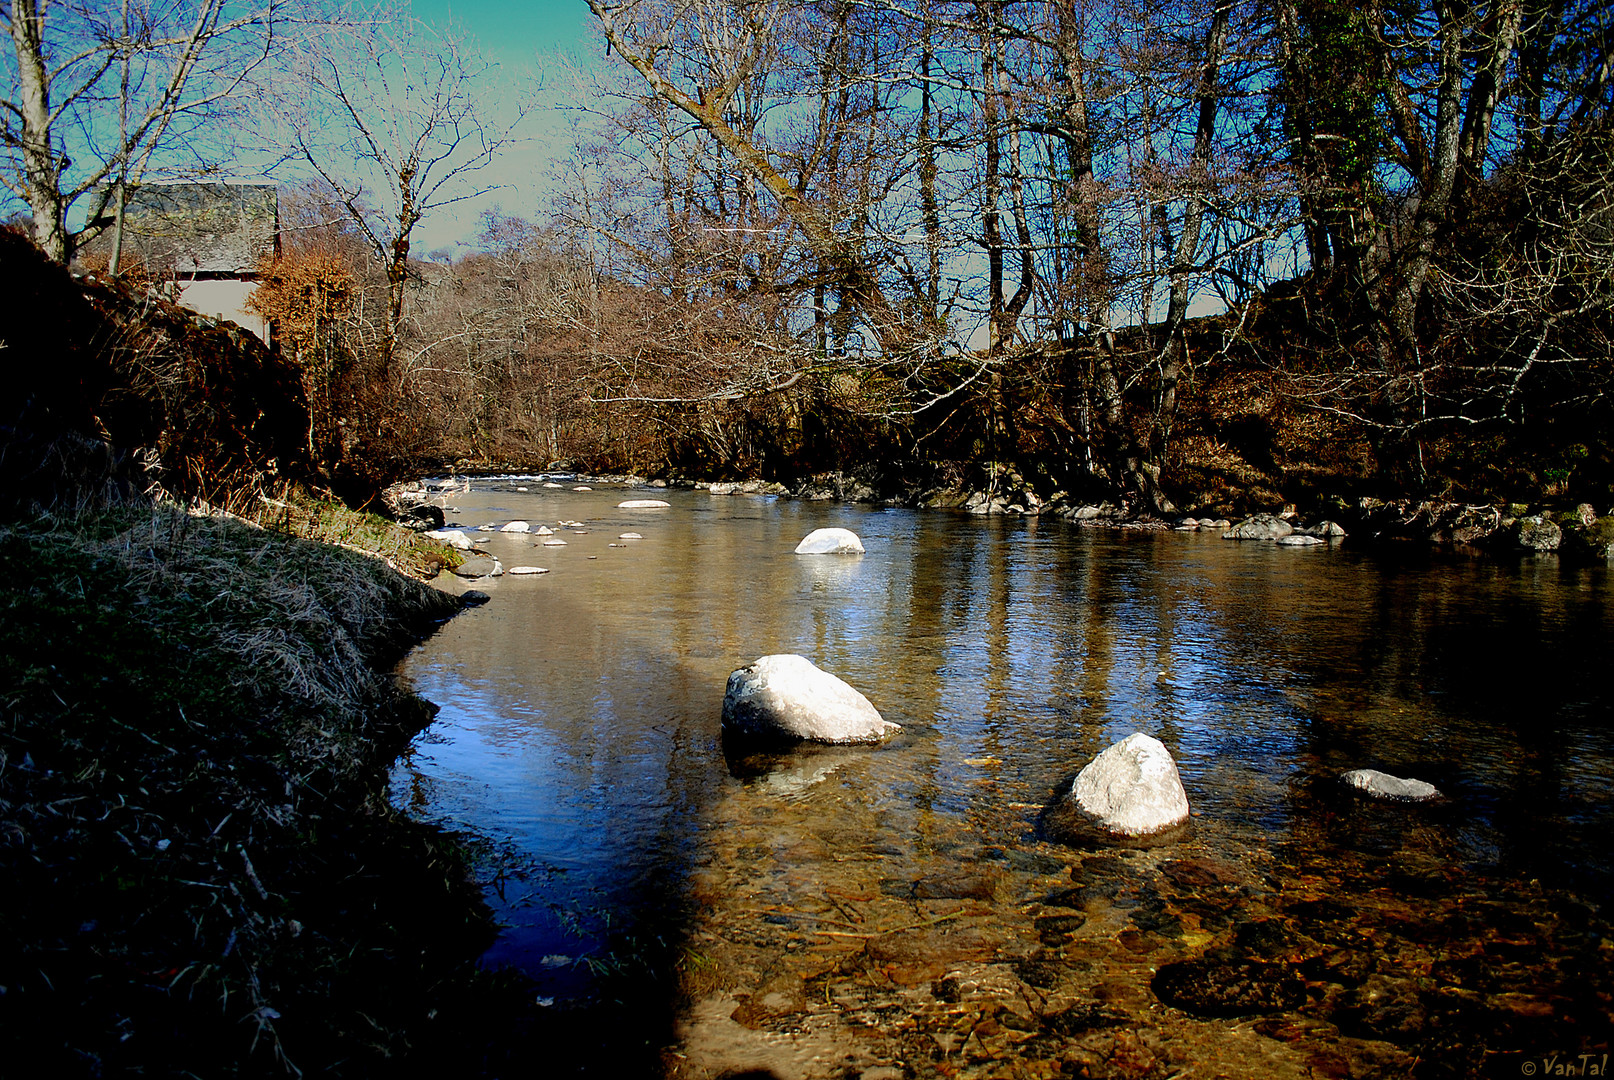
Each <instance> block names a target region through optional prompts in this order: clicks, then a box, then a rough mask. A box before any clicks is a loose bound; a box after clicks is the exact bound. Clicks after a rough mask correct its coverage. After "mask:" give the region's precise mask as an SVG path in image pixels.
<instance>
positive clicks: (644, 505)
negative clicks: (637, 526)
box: [616, 499, 672, 510]
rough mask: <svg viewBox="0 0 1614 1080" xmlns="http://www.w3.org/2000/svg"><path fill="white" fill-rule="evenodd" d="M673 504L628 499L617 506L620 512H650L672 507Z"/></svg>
mask: <svg viewBox="0 0 1614 1080" xmlns="http://www.w3.org/2000/svg"><path fill="white" fill-rule="evenodd" d="M671 505H672V503H670V502H665V501H663V500H661V499H626V500H624V501H622V502H619V503H617V504H616V506H617V509H618V510H650V509H654V508H656V507H660V506H671Z"/></svg>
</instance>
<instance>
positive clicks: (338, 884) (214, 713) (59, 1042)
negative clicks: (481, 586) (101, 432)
mask: <svg viewBox="0 0 1614 1080" xmlns="http://www.w3.org/2000/svg"><path fill="white" fill-rule="evenodd" d="M334 527H340V526H334ZM0 573H3V574H4V575H5V579H6V581H7V588H6V591H5V593H4V597H3V599H0V605H3V610H0V687H3V690H0V693H3V695H4V697H3V699H0V879H3V880H4V881H5V882H6V887H5V888H4V889H3V890H0V1074H4V1075H17V1076H33V1075H41V1076H42V1075H51V1076H79V1075H85V1076H114V1075H127V1074H134V1073H140V1074H142V1075H148V1076H150V1075H197V1076H220V1075H286V1074H295V1073H297V1072H299V1071H300V1072H302V1073H304V1074H308V1075H375V1074H377V1073H379V1072H385V1071H388V1069H389V1067H399V1063H401V1062H415V1063H419V1062H420V1061H421V1060H422V1059H423V1058H429V1057H431V1056H432V1055H433V1052H434V1051H433V1049H432V1046H433V1043H434V1040H436V1038H437V1036H436V1034H435V1033H436V1032H437V1031H439V1030H451V1028H452V1025H453V1023H454V1013H455V1012H456V1010H464V1009H468V1008H475V1007H476V1006H475V1004H474V1003H475V1001H476V1000H477V998H478V996H479V995H485V994H488V993H494V994H496V993H497V988H492V989H490V988H489V987H488V986H487V984H486V980H485V979H482V978H480V977H478V976H476V975H475V974H474V973H473V972H472V970H471V968H470V964H471V962H472V961H473V960H474V958H475V956H476V955H477V953H478V952H479V951H480V948H479V945H480V943H481V942H482V941H483V940H484V939H485V936H486V935H487V933H488V929H487V926H486V923H485V921H484V920H483V919H482V918H481V917H480V913H479V911H478V908H477V903H478V893H477V891H476V890H475V888H474V886H472V885H470V884H469V883H468V875H467V873H466V867H465V864H464V856H463V854H462V853H461V850H460V848H459V846H458V845H457V844H456V843H455V842H454V841H452V839H450V838H448V837H445V836H444V835H443V834H441V833H439V832H437V831H435V830H432V829H430V828H427V827H425V826H421V825H419V824H416V823H412V822H410V821H408V820H407V819H405V818H403V817H402V816H401V815H398V814H396V813H394V812H393V811H392V810H391V809H390V808H389V807H388V805H387V802H386V798H385V790H384V778H385V770H386V767H387V765H388V763H389V762H390V761H391V760H392V758H393V757H395V756H396V754H397V752H398V751H399V750H400V749H401V748H402V747H403V746H404V745H405V743H406V741H407V740H408V738H409V737H410V736H411V735H412V734H413V733H414V732H415V731H417V730H418V729H419V728H420V727H421V726H422V725H423V724H424V723H425V722H426V721H427V720H428V719H429V718H430V712H431V709H430V706H428V705H427V704H426V703H425V702H423V701H421V700H420V699H418V698H416V697H414V696H413V695H411V694H409V693H407V692H405V691H403V690H401V689H400V688H399V687H397V686H396V685H395V684H394V682H393V680H392V678H391V677H390V675H389V674H388V673H387V672H388V669H389V668H390V667H391V665H392V664H393V663H395V662H396V660H397V659H398V658H399V657H400V656H401V654H402V652H403V650H404V649H406V648H407V647H408V646H409V645H410V644H412V643H413V642H414V641H416V640H419V638H420V637H422V636H423V635H424V634H426V633H428V632H429V631H430V629H431V628H432V627H433V626H434V625H435V624H436V623H437V622H439V621H441V620H443V619H445V618H447V617H448V616H450V615H451V614H453V613H454V612H455V611H456V610H457V609H458V606H459V601H458V600H457V599H456V598H453V597H451V596H449V595H447V594H444V593H442V592H440V591H438V590H436V589H433V588H431V587H430V586H428V585H425V584H423V583H422V582H420V581H417V580H413V579H410V578H408V577H405V576H403V575H401V574H398V573H396V572H394V571H392V570H391V569H389V568H388V567H387V565H386V564H385V563H383V562H382V561H381V560H379V559H376V558H373V557H370V556H366V555H363V554H358V553H355V552H351V551H347V550H343V549H341V548H338V547H334V546H331V545H329V544H321V543H314V542H311V541H307V540H303V539H299V538H295V537H291V536H287V535H284V534H280V533H276V532H274V531H270V530H265V529H262V528H258V527H254V526H252V525H249V524H246V523H243V522H240V521H237V520H232V519H228V518H222V517H198V516H192V515H188V514H185V513H183V512H182V511H180V510H177V509H174V508H171V507H158V508H155V509H151V508H141V509H119V510H114V511H109V512H105V513H101V514H98V515H95V516H91V517H84V518H79V519H75V520H63V519H50V518H42V519H38V520H35V521H32V522H28V523H13V524H10V525H7V526H4V527H0ZM456 1002H458V1004H457V1005H456ZM467 1064H469V1063H467ZM471 1071H473V1072H474V1066H473V1068H472V1070H471Z"/></svg>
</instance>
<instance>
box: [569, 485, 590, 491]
mask: <svg viewBox="0 0 1614 1080" xmlns="http://www.w3.org/2000/svg"><path fill="white" fill-rule="evenodd" d="M572 490H573V491H593V490H594V489H593V488H591V487H589V486H588V485H587V484H578V485H577V486H576V487H574V488H572Z"/></svg>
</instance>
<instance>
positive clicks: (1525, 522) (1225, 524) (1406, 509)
mask: <svg viewBox="0 0 1614 1080" xmlns="http://www.w3.org/2000/svg"><path fill="white" fill-rule="evenodd" d="M469 475H475V476H486V477H489V478H494V477H497V478H501V479H505V480H519V479H526V480H528V481H530V482H532V483H534V484H540V485H545V486H549V487H556V488H564V487H566V486H568V485H575V484H585V485H589V484H608V485H620V486H624V487H648V488H670V489H679V488H682V489H686V490H697V491H710V492H711V493H712V494H713V495H762V496H774V497H779V498H792V499H802V500H805V501H809V502H846V503H873V504H878V505H883V506H906V507H915V508H923V509H931V510H954V511H960V512H963V513H968V514H975V515H983V516H1007V517H1045V518H1050V519H1057V520H1062V521H1068V522H1072V523H1074V524H1077V525H1081V526H1083V527H1088V528H1105V527H1108V528H1158V529H1164V528H1176V529H1191V530H1215V531H1218V532H1225V531H1227V530H1229V529H1232V528H1233V526H1234V525H1235V524H1241V525H1242V524H1244V523H1247V522H1254V523H1256V524H1255V526H1253V527H1252V528H1249V529H1244V530H1241V531H1239V532H1237V533H1235V534H1234V537H1233V538H1236V539H1279V538H1281V537H1284V536H1286V535H1289V534H1290V533H1293V534H1294V535H1296V536H1306V535H1309V536H1311V537H1313V538H1316V539H1318V540H1341V539H1345V538H1347V537H1348V538H1350V540H1351V542H1352V543H1356V544H1362V543H1373V544H1387V543H1393V544H1407V543H1421V544H1426V545H1437V546H1453V545H1455V546H1463V547H1469V548H1473V549H1475V550H1479V551H1486V552H1489V553H1492V554H1495V555H1510V556H1518V555H1551V554H1555V555H1559V556H1561V557H1563V558H1565V559H1567V560H1569V561H1571V562H1576V563H1588V564H1589V563H1602V562H1607V561H1609V560H1610V559H1611V558H1614V508H1610V509H1609V510H1608V511H1607V512H1606V513H1605V512H1602V511H1599V510H1598V509H1597V508H1596V507H1595V506H1594V505H1592V504H1590V503H1571V502H1569V501H1567V500H1564V499H1552V498H1542V499H1540V500H1538V501H1537V502H1534V503H1501V504H1495V505H1488V504H1472V503H1462V502H1454V501H1451V500H1443V499H1417V498H1399V499H1380V498H1374V497H1370V496H1363V497H1361V498H1358V499H1356V500H1355V501H1347V500H1345V499H1343V498H1338V497H1335V498H1330V499H1325V500H1322V501H1320V502H1317V503H1315V504H1312V505H1306V506H1299V507H1297V506H1295V505H1293V504H1288V505H1282V506H1275V507H1272V508H1271V512H1267V511H1259V512H1251V511H1250V510H1249V509H1248V507H1241V506H1235V505H1233V504H1217V505H1211V506H1204V507H1194V508H1191V509H1189V510H1186V511H1184V512H1183V513H1181V514H1177V515H1174V516H1172V517H1169V518H1138V517H1136V516H1133V515H1131V514H1129V513H1128V512H1127V510H1126V508H1125V507H1123V506H1120V505H1118V504H1116V503H1112V502H1103V503H1096V504H1094V503H1086V502H1083V501H1081V500H1079V499H1075V498H1073V497H1071V496H1070V495H1069V494H1068V493H1066V492H1063V491H1058V490H1050V489H1049V488H1048V487H1047V486H1046V484H1042V483H1038V482H1036V481H1034V480H1028V479H1027V478H1026V477H1024V476H1022V475H1021V474H1020V473H1018V472H1015V471H1013V470H1011V469H1007V468H1000V469H998V470H996V471H995V472H994V473H993V474H992V475H991V476H988V477H985V478H984V479H983V478H978V482H976V483H964V482H960V481H957V480H935V479H933V480H932V481H930V482H926V483H913V484H908V485H906V486H897V487H891V486H890V485H882V484H880V483H879V482H878V481H877V479H876V478H874V477H872V476H861V475H858V474H851V475H848V474H845V473H839V472H836V473H825V474H821V475H817V476H812V477H809V478H807V479H805V480H800V481H797V482H796V483H794V484H783V483H779V482H777V481H765V480H744V481H720V480H692V479H685V478H671V479H669V478H665V477H660V478H654V479H652V478H648V477H643V476H635V475H632V474H602V475H590V474H583V473H574V472H561V471H554V472H533V473H472V474H469ZM560 481H564V482H560ZM465 482H466V480H465V479H463V478H455V477H449V478H446V479H438V480H428V481H415V482H411V483H406V484H398V485H394V486H393V487H392V488H389V489H388V491H387V493H386V495H385V501H386V502H387V504H388V505H389V507H390V508H391V510H392V512H393V513H394V514H395V515H396V516H398V517H399V518H400V519H402V520H407V519H408V517H409V515H410V514H411V513H413V512H415V509H416V508H418V507H422V506H431V505H436V506H437V507H438V509H440V508H441V506H442V505H446V501H447V497H448V496H451V495H452V494H453V493H454V492H456V491H458V490H461V485H462V484H463V483H465ZM433 500H435V503H434V502H433ZM438 518H441V514H439V515H438ZM434 523H435V524H438V525H441V524H442V521H441V520H435V521H434Z"/></svg>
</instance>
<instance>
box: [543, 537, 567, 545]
mask: <svg viewBox="0 0 1614 1080" xmlns="http://www.w3.org/2000/svg"><path fill="white" fill-rule="evenodd" d="M543 546H544V547H565V546H566V541H564V540H562V539H560V538H559V537H557V536H551V537H550V538H549V539H548V540H545V541H544V542H543Z"/></svg>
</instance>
